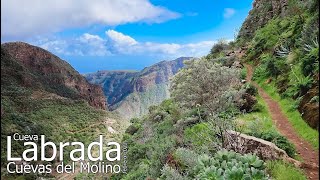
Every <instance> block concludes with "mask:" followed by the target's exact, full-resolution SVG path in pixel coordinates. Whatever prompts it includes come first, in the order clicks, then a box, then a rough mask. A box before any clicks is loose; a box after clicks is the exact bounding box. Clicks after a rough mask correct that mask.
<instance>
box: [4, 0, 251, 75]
mask: <svg viewBox="0 0 320 180" xmlns="http://www.w3.org/2000/svg"><path fill="white" fill-rule="evenodd" d="M251 6H252V0H242V1H236V0H224V1H222V0H150V1H148V0H130V1H128V0H117V1H115V0H90V1H88V0H67V1H65V0H48V1H41V0H29V1H21V0H4V1H1V42H2V43H3V42H8V41H24V42H28V43H30V44H33V45H37V46H40V47H42V48H45V49H47V50H49V51H50V52H52V53H54V54H56V55H58V56H59V57H61V58H62V59H64V60H66V61H68V62H69V63H70V64H71V65H72V66H73V67H74V68H75V69H76V70H78V71H79V72H80V73H88V72H95V71H98V70H116V69H135V70H139V69H142V68H144V67H146V66H149V65H151V64H154V63H156V62H159V61H161V60H171V59H175V58H178V57H180V56H193V57H200V56H203V55H205V54H207V53H208V52H209V50H210V48H211V47H212V45H213V44H214V43H215V42H217V41H218V40H219V39H226V40H232V39H233V38H234V36H235V34H236V32H237V30H238V29H239V28H240V27H241V24H242V22H243V21H244V20H245V18H246V16H247V15H248V12H249V10H250V9H251Z"/></svg>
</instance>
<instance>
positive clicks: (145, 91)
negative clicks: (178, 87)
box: [85, 57, 190, 119]
mask: <svg viewBox="0 0 320 180" xmlns="http://www.w3.org/2000/svg"><path fill="white" fill-rule="evenodd" d="M187 59H190V58H189V57H181V58H178V59H176V60H173V61H162V62H159V63H157V64H155V65H153V66H150V67H146V68H144V69H143V70H142V71H140V72H135V71H98V72H97V73H92V74H87V75H85V77H86V78H87V80H88V81H89V82H90V83H93V84H98V85H101V86H102V87H103V90H104V94H105V96H106V99H107V103H108V106H109V107H110V109H111V110H115V111H117V112H118V113H120V114H121V115H122V116H123V117H125V118H127V119H130V118H132V117H137V116H141V115H143V114H145V113H147V111H148V108H149V107H150V106H151V105H156V104H159V103H160V102H162V101H163V100H164V99H167V98H169V91H168V88H169V80H170V78H171V77H172V76H173V75H174V74H176V73H177V72H178V70H179V69H181V68H182V67H183V65H184V64H183V61H184V60H187Z"/></svg>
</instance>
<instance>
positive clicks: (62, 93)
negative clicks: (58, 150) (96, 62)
mask: <svg viewBox="0 0 320 180" xmlns="http://www.w3.org/2000/svg"><path fill="white" fill-rule="evenodd" d="M105 104H106V103H105V98H104V95H103V93H102V89H101V87H99V86H97V85H91V84H89V83H88V82H87V81H86V79H85V78H84V77H82V76H81V75H80V74H79V73H78V72H76V71H75V70H74V69H73V68H72V67H71V66H70V65H69V64H67V63H66V62H64V61H62V60H60V59H59V58H58V57H56V56H55V55H53V54H51V53H49V52H48V51H45V50H43V49H41V48H39V47H35V46H31V45H28V44H26V43H21V42H19V43H6V44H3V45H2V46H1V142H2V143H1V167H2V168H1V169H2V170H3V171H4V172H3V173H1V175H2V177H1V179H2V178H3V177H4V176H8V174H7V173H6V169H5V167H6V163H7V148H6V141H7V138H6V136H9V135H13V134H14V133H18V134H21V135H24V134H26V135H45V136H46V141H52V142H54V143H59V142H70V141H80V142H83V143H84V144H85V145H88V144H89V143H91V142H92V141H94V140H95V139H96V138H97V137H98V135H99V134H102V135H104V137H105V138H106V140H108V139H115V138H119V137H120V135H121V132H122V130H123V128H124V127H126V125H124V124H123V123H122V122H123V121H121V119H119V117H118V116H117V115H116V114H114V113H110V112H108V111H105V110H103V109H105V108H106V106H105ZM110 129H112V132H110ZM23 142H24V141H12V154H13V156H15V157H16V156H18V157H19V156H21V154H22V152H23V151H24V150H25V147H24V145H23ZM37 143H39V144H40V141H38V142H37ZM71 150H72V149H71V148H66V149H65V153H66V154H68V153H69V152H70V151H71ZM39 153H40V151H39ZM39 155H40V154H39ZM67 160H68V156H66V161H67ZM52 163H54V161H53V162H52ZM14 176H15V177H13V178H18V177H17V176H19V175H14ZM37 176H38V175H35V174H28V175H24V178H26V179H28V178H29V179H35V178H36V177H37ZM45 176H52V175H45ZM22 179H23V178H22Z"/></svg>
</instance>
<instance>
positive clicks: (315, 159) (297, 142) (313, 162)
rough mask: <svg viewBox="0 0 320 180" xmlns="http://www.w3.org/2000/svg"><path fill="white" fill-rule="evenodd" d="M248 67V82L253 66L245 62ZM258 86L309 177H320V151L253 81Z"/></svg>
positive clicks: (278, 127)
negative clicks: (300, 133)
mask: <svg viewBox="0 0 320 180" xmlns="http://www.w3.org/2000/svg"><path fill="white" fill-rule="evenodd" d="M245 67H246V68H247V78H246V80H247V82H251V79H252V74H253V70H252V66H250V65H248V64H245ZM251 83H252V84H253V85H254V86H255V87H257V89H258V92H259V95H260V96H261V97H262V98H263V100H264V101H265V102H266V104H267V106H268V110H269V113H270V115H271V118H272V121H273V122H274V124H275V126H276V128H277V129H278V131H279V132H280V133H281V134H282V135H283V136H285V137H287V138H288V140H289V141H290V142H291V143H293V144H294V146H295V147H296V150H297V153H298V154H299V155H300V157H301V158H302V160H303V166H302V167H301V168H302V169H303V170H304V171H305V174H306V175H307V177H308V179H311V180H318V179H319V151H318V150H314V148H313V147H312V146H311V144H310V143H308V142H307V141H305V140H304V139H302V138H301V137H300V136H299V135H298V134H297V132H296V131H295V130H294V128H293V127H292V125H291V124H290V122H289V120H288V118H287V117H286V116H285V115H284V114H283V112H282V111H281V108H280V105H279V103H278V102H277V101H275V100H273V99H272V98H271V97H270V96H269V95H268V94H267V93H266V92H265V91H264V90H263V89H262V88H261V87H260V86H259V85H258V84H257V83H255V82H251Z"/></svg>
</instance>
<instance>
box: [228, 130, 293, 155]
mask: <svg viewBox="0 0 320 180" xmlns="http://www.w3.org/2000/svg"><path fill="white" fill-rule="evenodd" d="M224 147H225V148H226V149H228V150H233V151H236V152H238V153H240V154H248V153H252V154H256V155H257V156H259V157H260V158H261V159H263V160H277V159H284V158H288V157H289V156H288V155H287V153H286V152H285V151H284V150H282V149H280V148H278V147H277V146H276V145H275V144H273V143H272V142H269V141H265V140H263V139H260V138H256V137H254V136H249V135H246V134H242V133H239V132H236V131H232V130H228V131H226V133H225V142H224Z"/></svg>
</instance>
